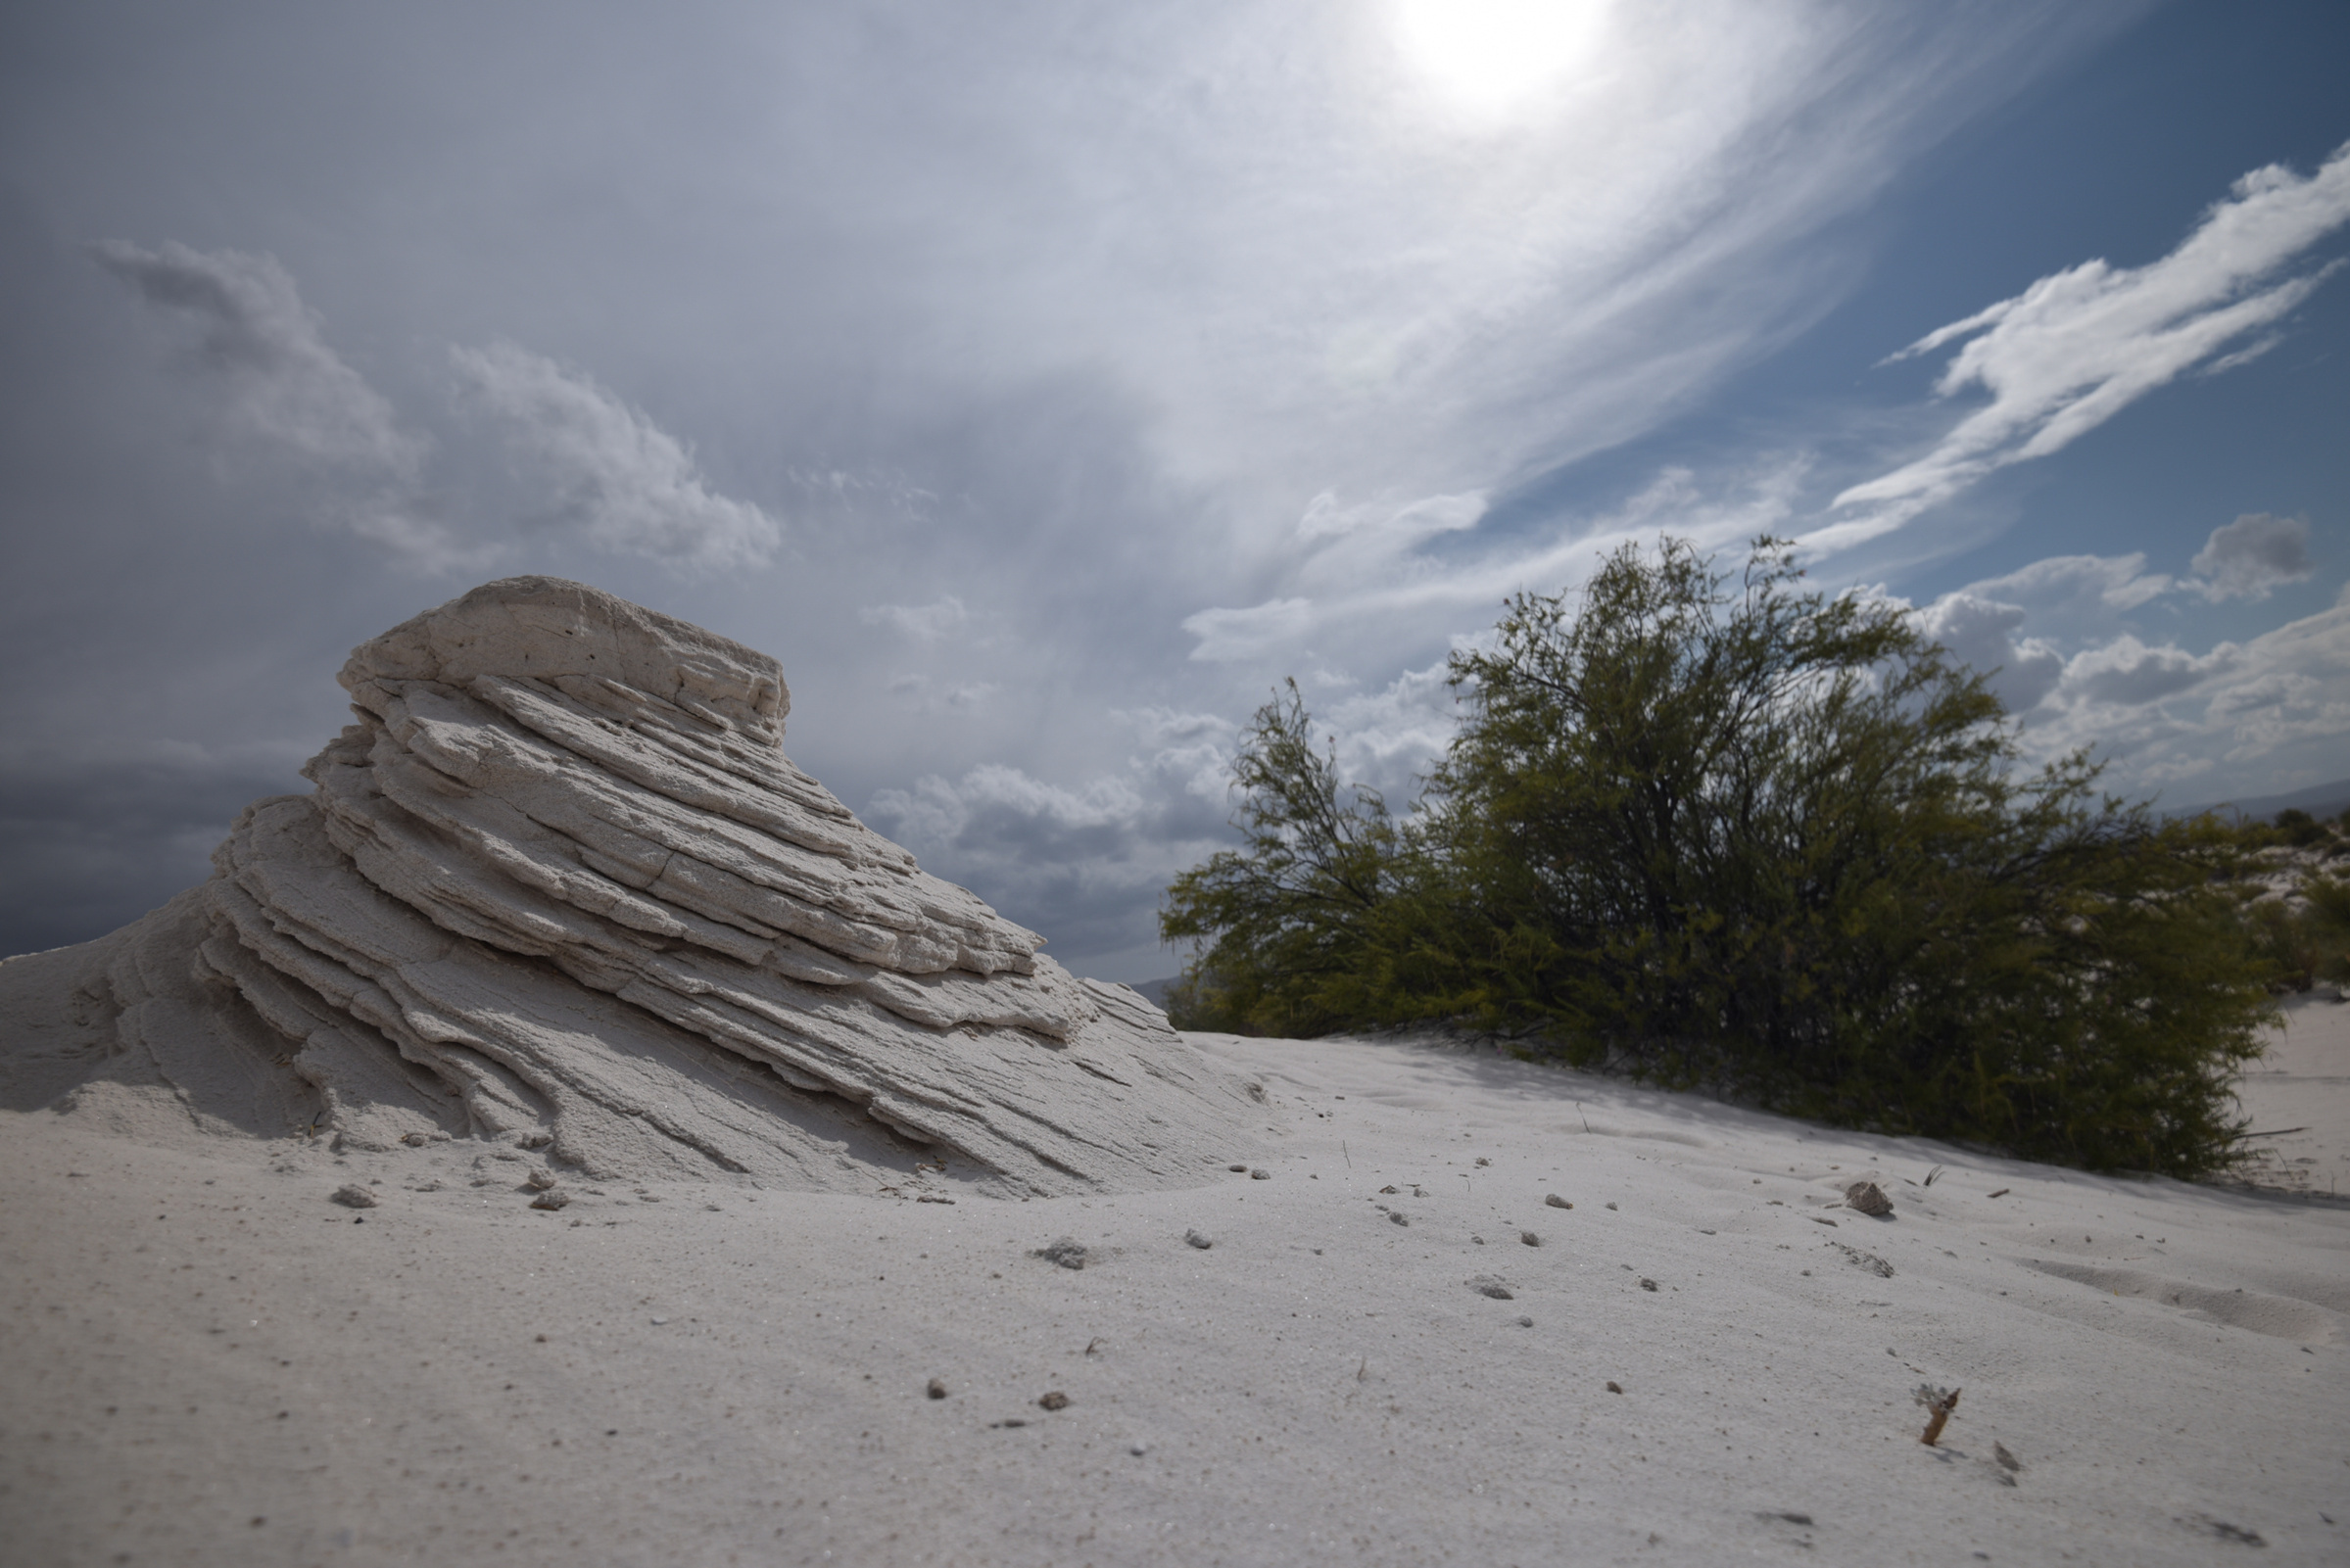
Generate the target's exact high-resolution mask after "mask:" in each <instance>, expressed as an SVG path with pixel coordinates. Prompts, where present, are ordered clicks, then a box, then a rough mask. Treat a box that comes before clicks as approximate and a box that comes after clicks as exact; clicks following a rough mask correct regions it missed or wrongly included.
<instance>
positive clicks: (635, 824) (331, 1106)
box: [8, 577, 1263, 1196]
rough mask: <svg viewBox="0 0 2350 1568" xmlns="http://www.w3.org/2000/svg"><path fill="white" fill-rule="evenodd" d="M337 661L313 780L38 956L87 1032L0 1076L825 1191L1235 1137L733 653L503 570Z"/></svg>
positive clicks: (1203, 1064) (1063, 1169)
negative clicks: (844, 799) (884, 829)
mask: <svg viewBox="0 0 2350 1568" xmlns="http://www.w3.org/2000/svg"><path fill="white" fill-rule="evenodd" d="M339 680H340V681H341V683H342V685H343V686H344V688H345V689H347V690H349V691H350V693H351V697H352V703H353V709H354V712H355V714H356V716H357V718H358V720H359V722H358V723H356V724H354V725H352V726H350V727H348V728H347V729H345V730H344V731H343V733H342V734H341V735H340V736H337V737H336V738H335V739H333V740H332V741H330V742H328V744H327V745H326V747H325V749H324V750H322V751H320V752H319V753H318V755H317V756H315V757H313V758H312V760H311V762H310V763H309V764H308V766H307V767H306V768H305V769H304V775H305V777H307V778H309V779H310V780H311V781H312V783H313V784H315V785H316V788H315V789H314V790H313V791H312V793H310V794H308V795H283V796H277V797H274V798H271V799H265V800H262V801H259V802H256V803H255V804H254V805H253V806H251V807H249V808H247V810H246V811H245V813H244V814H243V816H242V817H240V818H239V820H238V821H237V824H236V826H235V828H234V829H233V831H232V832H230V834H229V836H228V838H227V840H226V841H225V842H224V843H222V844H221V845H220V847H219V848H218V850H216V852H215V855H214V864H215V866H216V873H215V875H214V877H213V878H212V879H211V880H209V881H208V882H206V883H205V884H204V885H203V886H202V887H200V888H198V889H195V890H194V891H192V892H190V893H188V894H183V895H182V896H181V897H180V898H178V899H176V900H174V901H173V902H172V903H170V904H168V905H166V906H165V907H164V908H163V909H161V910H158V911H157V912H156V913H155V914H153V915H150V916H148V917H147V918H146V919H145V920H143V921H141V922H139V923H137V924H136V925H134V926H131V927H125V928H124V929H123V930H121V931H118V932H116V933H115V934H114V935H113V936H110V937H106V938H102V939H101V940H100V941H98V942H95V943H90V944H87V945H86V947H84V948H78V949H67V950H63V951H62V952H61V953H60V954H58V955H44V956H43V958H44V960H50V959H54V960H56V961H58V962H59V963H63V964H64V965H65V967H66V968H69V969H71V968H73V967H74V966H75V965H76V964H77V965H78V972H77V973H76V974H73V975H72V976H69V978H71V980H72V992H73V995H72V1005H71V1007H70V1008H69V1009H68V1011H71V1012H72V1013H73V1016H74V1018H75V1019H77V1020H78V1021H79V1022H80V1023H81V1024H82V1025H84V1026H85V1029H86V1028H97V1029H100V1030H101V1031H102V1032H111V1035H112V1040H111V1042H100V1043H98V1044H91V1043H90V1042H89V1041H88V1040H83V1041H82V1042H81V1043H80V1044H79V1045H77V1046H76V1045H72V1044H71V1043H70V1042H68V1041H66V1040H65V1038H64V1037H63V1036H60V1037H59V1038H58V1039H56V1040H53V1041H51V1042H50V1049H49V1050H48V1053H47V1055H46V1056H45V1057H44V1056H43V1054H42V1048H41V1047H40V1046H39V1044H38V1042H36V1043H35V1048H34V1049H33V1050H32V1051H31V1052H30V1054H29V1058H27V1057H26V1056H25V1054H24V1053H20V1060H18V1061H15V1062H12V1063H11V1064H9V1065H8V1066H9V1069H10V1070H9V1098H10V1100H11V1103H17V1102H20V1101H24V1100H25V1099H26V1098H27V1096H28V1095H31V1096H32V1098H35V1099H38V1098H40V1096H39V1095H37V1094H32V1091H31V1090H30V1089H29V1088H28V1087H27V1086H28V1085H34V1084H44V1085H46V1086H47V1087H48V1088H50V1089H60V1088H62V1090H63V1095H64V1098H65V1099H66V1100H68V1101H70V1100H71V1099H72V1096H73V1095H74V1094H76V1093H79V1092H81V1090H82V1088H83V1087H85V1086H86V1080H88V1079H89V1078H90V1077H91V1076H92V1072H93V1071H94V1070H95V1069H97V1068H98V1067H100V1066H101V1065H103V1063H105V1062H106V1061H107V1060H109V1059H113V1058H123V1057H127V1058H130V1059H132V1066H134V1067H135V1068H136V1069H137V1071H138V1073H143V1074H144V1075H145V1081H147V1083H148V1084H149V1086H150V1087H161V1088H165V1089H168V1091H169V1092H170V1093H171V1094H172V1095H174V1096H176V1098H177V1099H178V1100H179V1102H180V1103H181V1105H182V1107H183V1108H184V1110H185V1111H186V1113H187V1114H189V1115H192V1116H195V1117H197V1118H198V1119H199V1120H200V1121H201V1120H210V1121H213V1122H225V1123H228V1124H231V1125H233V1126H235V1127H237V1128H240V1129H242V1130H246V1131H253V1132H263V1133H271V1134H275V1133H282V1132H285V1131H288V1130H300V1129H309V1130H313V1131H317V1132H327V1131H330V1130H331V1131H332V1132H334V1133H337V1134H340V1135H341V1136H342V1137H343V1138H344V1139H346V1140H348V1141H350V1142H352V1143H355V1144H357V1145H359V1146H360V1147H362V1148H379V1147H388V1146H389V1145H391V1144H394V1143H397V1142H400V1141H402V1140H403V1139H404V1138H407V1139H409V1140H410V1141H413V1140H414V1138H416V1137H417V1136H425V1137H429V1136H430V1135H431V1134H433V1133H435V1132H440V1133H445V1134H448V1135H451V1136H458V1137H462V1136H475V1137H491V1138H501V1139H504V1140H505V1141H507V1142H513V1143H519V1144H522V1145H523V1146H526V1147H531V1148H544V1149H545V1150H546V1151H547V1154H548V1155H549V1156H550V1157H552V1160H554V1161H556V1162H559V1163H562V1164H568V1165H571V1166H574V1167H576V1168H578V1169H579V1170H580V1171H582V1172H584V1173H585V1174H587V1175H589V1176H593V1177H598V1178H603V1179H610V1180H622V1179H639V1180H642V1179H649V1178H653V1177H670V1178H674V1177H678V1176H692V1175H713V1176H715V1175H721V1174H731V1175H736V1176H747V1177H750V1178H753V1179H758V1180H761V1181H764V1182H767V1183H770V1184H776V1185H783V1186H791V1187H799V1188H805V1189H816V1190H841V1191H870V1190H872V1189H873V1187H874V1186H875V1184H876V1182H877V1180H880V1181H886V1182H893V1183H896V1184H898V1185H899V1186H901V1187H906V1188H912V1187H919V1186H923V1185H938V1186H948V1185H955V1184H964V1185H971V1186H975V1187H977V1188H979V1189H981V1190H983V1191H994V1192H997V1193H1000V1194H1002V1195H1006V1196H1013V1195H1022V1194H1031V1193H1032V1194H1055V1193H1069V1192H1084V1191H1103V1190H1120V1189H1139V1188H1154V1187H1169V1186H1178V1185H1193V1184H1196V1182H1197V1181H1198V1179H1199V1177H1198V1175H1197V1172H1198V1171H1199V1170H1200V1169H1201V1168H1202V1160H1203V1151H1213V1152H1216V1153H1217V1154H1218V1155H1219V1157H1220V1158H1223V1157H1227V1156H1225V1155H1224V1151H1226V1150H1229V1149H1231V1148H1232V1147H1233V1146H1234V1145H1235V1143H1237V1142H1242V1141H1245V1140H1243V1139H1242V1138H1241V1136H1240V1135H1241V1133H1242V1131H1243V1129H1244V1127H1245V1125H1246V1123H1247V1120H1248V1117H1249V1114H1250V1112H1251V1110H1252V1109H1253V1107H1254V1105H1255V1102H1256V1099H1257V1098H1259V1097H1261V1096H1262V1092H1263V1091H1262V1090H1261V1089H1260V1088H1258V1087H1257V1086H1255V1085H1253V1084H1250V1083H1248V1082H1246V1081H1245V1080H1244V1079H1242V1078H1240V1077H1238V1076H1236V1075H1234V1074H1233V1073H1231V1072H1230V1071H1229V1070H1227V1069H1223V1068H1220V1067H1218V1066H1215V1065H1213V1064H1212V1063H1211V1062H1210V1061H1209V1060H1208V1059H1207V1058H1205V1057H1203V1056H1202V1055H1201V1054H1200V1053H1199V1052H1198V1051H1197V1050H1196V1049H1195V1048H1193V1047H1191V1046H1189V1045H1187V1044H1186V1043H1185V1042H1183V1041H1182V1040H1181V1039H1180V1038H1179V1037H1178V1036H1177V1035H1176V1034H1175V1031H1174V1030H1173V1029H1171V1028H1170V1027H1169V1026H1168V1024H1167V1022H1166V1020H1165V1018H1164V1017H1163V1016H1161V1015H1160V1013H1159V1012H1158V1011H1157V1010H1156V1009H1155V1008H1153V1007H1151V1006H1150V1005H1149V1004H1148V1003H1147V1002H1145V1001H1143V1000H1142V999H1141V998H1140V997H1139V996H1137V995H1136V994H1135V993H1134V992H1132V991H1130V990H1128V989H1127V988H1126V987H1124V986H1118V985H1106V984H1102V983H1100V982H1096V981H1091V980H1081V979H1079V978H1076V977H1075V976H1073V975H1071V974H1069V973H1068V972H1067V971H1066V970H1064V969H1062V968H1061V967H1060V966H1059V965H1058V964H1056V963H1054V962H1053V961H1052V960H1051V959H1049V958H1047V957H1045V956H1044V955H1043V954H1042V953H1041V952H1040V951H1039V948H1040V947H1041V945H1042V943H1041V939H1040V938H1039V937H1038V936H1036V935H1035V934H1034V933H1033V932H1031V931H1028V930H1025V929H1023V928H1022V927H1019V926H1016V925H1014V924H1012V923H1011V922H1009V921H1007V920H1004V919H1003V918H1002V917H1000V916H998V915H997V914H996V913H995V912H994V911H993V910H991V909H989V908H988V907H987V906H986V905H985V904H984V903H983V902H981V900H980V899H979V898H978V897H976V896H975V895H973V894H972V893H970V892H968V891H966V890H965V889H963V888H961V887H957V886H954V885H953V884H951V883H948V882H945V881H941V880H939V879H937V878H935V877H932V876H929V875H927V874H926V873H924V872H923V871H921V870H920V869H919V868H918V867H917V866H916V865H915V863H914V857H913V856H912V855H910V854H909V853H907V851H905V850H904V849H902V848H900V847H899V846H898V845H896V844H893V843H891V842H890V841H889V840H887V839H886V838H884V837H882V836H881V835H880V834H879V833H876V832H873V831H872V830H871V829H869V828H867V827H866V826H865V825H864V824H863V823H861V822H859V821H858V820H857V819H856V817H855V816H854V815H853V814H851V813H850V812H849V810H848V809H847V808H846V807H844V806H843V805H841V803H840V802H839V801H838V800H837V799H835V798H834V797H833V796H832V794H831V793H829V792H828V791H827V790H826V789H825V788H824V786H823V785H822V784H818V783H817V782H816V781H815V780H813V779H811V778H809V777H808V776H807V775H806V774H804V773H802V772H800V771H799V770H798V769H797V768H795V767H794V766H793V765H792V764H791V761H790V760H789V759H788V758H787V757H786V756H785V755H784V753H783V749H782V740H783V729H784V717H785V714H786V712H787V711H788V709H789V705H790V697H789V693H788V692H787V690H786V688H785V685H784V681H783V676H782V672H781V670H780V668H779V667H778V666H777V664H776V662H775V661H774V660H773V659H771V658H769V657H767V656H766V655H764V654H761V653H757V652H755V651H753V650H751V649H749V648H745V647H743V646H741V645H740V644H738V643H735V642H732V641H727V640H725V639H723V638H720V637H717V636H715V635H713V634H711V633H708V632H705V631H703V630H701V629H700V628H698V627H694V626H691V625H688V624H686V623H684V622H682V621H677V620H674V619H671V618H669V617H667V616H663V615H660V614H657V613H655V612H652V611H649V610H646V609H643V608H641V607H639V606H637V605H634V604H630V603H628V602H627V601H625V600H622V599H619V598H615V597H614V596H612V595H610V594H604V593H601V592H599V590H596V589H592V588H588V587H586V586H584V585H581V584H577V583H569V582H564V581H561V580H559V579H553V578H543V577H520V578H509V579H506V580H504V581H501V582H496V583H491V584H487V585H485V586H483V587H481V588H478V589H475V590H474V591H473V592H471V593H469V594H465V595H463V596H462V597H461V598H458V599H456V600H453V601H452V602H450V603H448V604H445V605H443V606H441V607H440V608H439V609H436V610H432V611H429V612H427V613H425V614H423V615H419V616H417V617H416V618H415V619H413V620H410V621H408V622H407V623H406V624H404V625H401V626H399V627H395V628H394V629H393V630H391V631H389V632H387V633H385V634H384V635H383V636H381V637H379V638H376V639H375V640H374V641H370V642H367V643H365V644H363V645H361V646H360V647H359V648H358V649H356V650H355V651H354V652H353V654H352V656H351V659H350V662H349V663H348V664H346V665H345V666H344V668H343V671H342V673H341V675H340V677H339ZM74 955H81V956H80V958H79V959H78V960H75V959H74V957H73V956H74ZM46 968H49V969H56V968H58V963H50V964H47V965H46ZM109 1024H111V1030H106V1029H105V1026H106V1025H109ZM66 1032H67V1033H69V1034H71V1033H72V1030H68V1031H66ZM76 1052H78V1056H76ZM115 1065H116V1066H117V1067H118V1068H120V1066H121V1063H120V1062H117V1063H116V1064H115ZM99 1075H101V1076H106V1075H107V1074H103V1073H101V1074H99ZM134 1075H135V1074H134ZM111 1076H112V1078H113V1079H114V1080H116V1081H120V1080H121V1079H122V1077H123V1074H122V1073H121V1072H120V1071H116V1072H114V1073H113V1074H112V1075H111Z"/></svg>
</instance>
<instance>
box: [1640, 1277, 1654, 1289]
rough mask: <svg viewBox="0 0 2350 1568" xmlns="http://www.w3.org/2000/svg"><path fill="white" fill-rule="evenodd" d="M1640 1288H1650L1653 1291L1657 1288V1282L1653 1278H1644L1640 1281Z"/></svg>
mask: <svg viewBox="0 0 2350 1568" xmlns="http://www.w3.org/2000/svg"><path fill="white" fill-rule="evenodd" d="M1640 1288H1641V1289H1642V1290H1650V1291H1653V1290H1655V1288H1656V1282H1655V1280H1653V1279H1643V1280H1642V1281H1641V1282H1640Z"/></svg>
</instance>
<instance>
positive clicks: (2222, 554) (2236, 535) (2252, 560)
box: [2192, 512, 2311, 599]
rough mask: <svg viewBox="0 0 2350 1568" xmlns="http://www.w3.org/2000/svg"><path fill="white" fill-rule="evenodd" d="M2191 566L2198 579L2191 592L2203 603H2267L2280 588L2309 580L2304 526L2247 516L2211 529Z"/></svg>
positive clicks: (2290, 519)
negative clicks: (2248, 600) (2196, 591)
mask: <svg viewBox="0 0 2350 1568" xmlns="http://www.w3.org/2000/svg"><path fill="white" fill-rule="evenodd" d="M2192 564H2193V566H2194V569H2195V575H2196V576H2197V577H2198V578H2200V579H2201V581H2200V582H2199V583H2197V584H2196V585H2195V586H2196V587H2197V588H2199V589H2200V590H2201V591H2202V593H2203V595H2204V597H2206V598H2213V599H2227V598H2255V599H2260V598H2267V597H2268V596H2269V591H2270V590H2271V589H2273V588H2275V587H2277V585H2278V584H2279V583H2297V582H2299V581H2300V580H2301V579H2303V578H2305V577H2307V576H2308V575H2309V574H2310V570H2311V568H2310V560H2309V524H2308V522H2307V521H2306V520H2305V519H2302V518H2299V517H2272V516H2270V515H2269V514H2268V513H2267V512H2246V513H2245V514H2244V515H2243V516H2241V517H2238V518H2237V519H2236V520H2235V521H2234V522H2232V523H2229V524H2227V525H2226V526H2224V527H2220V528H2215V529H2213V530H2212V531H2211V538H2210V540H2209V541H2208V542H2206V543H2205V545H2204V546H2203V548H2202V549H2201V550H2199V551H2197V552H2196V555H2195V559H2194V561H2193V563H2192Z"/></svg>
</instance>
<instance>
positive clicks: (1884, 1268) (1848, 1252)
mask: <svg viewBox="0 0 2350 1568" xmlns="http://www.w3.org/2000/svg"><path fill="white" fill-rule="evenodd" d="M1828 1245H1829V1246H1831V1247H1833V1248H1835V1249H1836V1250H1837V1251H1838V1252H1840V1253H1842V1254H1844V1255H1845V1261H1846V1262H1847V1263H1850V1264H1851V1265H1852V1266H1853V1267H1854V1268H1865V1269H1867V1270H1868V1271H1869V1272H1870V1273H1872V1274H1874V1275H1876V1276H1877V1277H1878V1278H1879V1279H1891V1278H1893V1277H1894V1265H1893V1264H1891V1263H1889V1262H1887V1261H1886V1260H1885V1259H1882V1258H1879V1257H1878V1256H1877V1255H1876V1254H1875V1253H1864V1252H1862V1251H1861V1250H1860V1249H1859V1248H1857V1247H1846V1245H1845V1244H1844V1243H1843V1242H1841V1241H1832V1242H1830V1243H1829V1244H1828Z"/></svg>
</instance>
